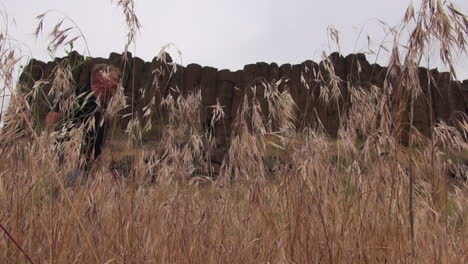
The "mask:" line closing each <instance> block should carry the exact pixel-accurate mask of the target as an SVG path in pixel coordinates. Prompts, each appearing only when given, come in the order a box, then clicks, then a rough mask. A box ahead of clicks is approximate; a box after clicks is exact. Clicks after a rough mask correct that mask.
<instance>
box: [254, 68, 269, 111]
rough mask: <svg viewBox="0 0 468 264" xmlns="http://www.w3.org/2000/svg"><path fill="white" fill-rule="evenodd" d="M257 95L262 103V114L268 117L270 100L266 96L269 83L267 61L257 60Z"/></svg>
mask: <svg viewBox="0 0 468 264" xmlns="http://www.w3.org/2000/svg"><path fill="white" fill-rule="evenodd" d="M256 79H257V81H256V96H257V100H258V102H259V103H260V107H261V110H262V114H263V116H264V117H265V118H268V115H269V109H268V102H267V99H266V98H265V85H267V83H268V64H267V63H265V62H257V70H256Z"/></svg>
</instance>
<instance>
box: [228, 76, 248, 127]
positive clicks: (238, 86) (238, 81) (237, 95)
mask: <svg viewBox="0 0 468 264" xmlns="http://www.w3.org/2000/svg"><path fill="white" fill-rule="evenodd" d="M243 78H244V71H243V70H238V71H236V72H235V74H234V91H233V98H232V106H231V113H232V122H231V125H232V123H233V122H235V120H236V117H237V111H238V110H239V106H240V104H241V102H242V100H243V97H244V94H245V84H244V79H243Z"/></svg>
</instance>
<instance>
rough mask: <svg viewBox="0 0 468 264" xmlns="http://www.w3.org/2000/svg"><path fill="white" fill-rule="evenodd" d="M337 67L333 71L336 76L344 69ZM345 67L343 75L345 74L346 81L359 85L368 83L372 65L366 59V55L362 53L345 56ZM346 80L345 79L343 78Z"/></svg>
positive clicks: (370, 77)
mask: <svg viewBox="0 0 468 264" xmlns="http://www.w3.org/2000/svg"><path fill="white" fill-rule="evenodd" d="M341 66H343V65H340V66H339V67H335V72H336V73H337V75H338V76H342V72H341V71H343V70H344V69H342V68H340V67H341ZM344 67H345V68H346V69H345V71H346V73H345V75H347V81H348V82H350V83H351V84H352V85H361V86H363V87H366V86H368V85H369V84H370V82H371V80H372V67H371V65H370V64H369V62H368V61H367V59H366V55H364V54H363V53H358V54H350V55H348V56H346V58H345V65H344ZM345 81H346V79H345Z"/></svg>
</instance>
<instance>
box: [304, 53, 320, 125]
mask: <svg viewBox="0 0 468 264" xmlns="http://www.w3.org/2000/svg"><path fill="white" fill-rule="evenodd" d="M318 70H319V69H318V64H317V63H315V62H313V61H310V60H308V61H305V62H303V63H302V76H303V78H304V79H303V81H304V82H302V81H301V87H302V88H301V90H300V94H299V96H300V98H301V100H303V101H304V102H303V103H302V104H303V106H302V108H299V112H300V113H302V115H303V117H302V119H303V122H302V123H301V127H300V129H303V128H305V127H316V126H317V123H316V121H317V120H316V108H317V104H318V98H319V96H320V90H319V88H320V87H319V83H318V82H317V78H318V76H317V73H318Z"/></svg>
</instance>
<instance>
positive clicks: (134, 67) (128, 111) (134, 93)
mask: <svg viewBox="0 0 468 264" xmlns="http://www.w3.org/2000/svg"><path fill="white" fill-rule="evenodd" d="M144 65H145V62H144V61H143V60H142V59H140V58H138V57H135V58H132V59H131V60H130V61H129V76H128V80H127V83H126V85H124V94H125V96H126V99H127V107H126V108H125V109H123V111H122V113H120V114H121V116H122V118H120V119H119V125H120V128H121V129H123V130H125V129H126V128H127V126H128V122H129V121H130V120H131V119H132V118H136V117H139V116H138V113H139V112H141V108H140V105H141V103H142V101H141V96H139V94H141V93H140V89H141V87H142V86H143V82H144V80H143V74H144ZM139 108H140V110H139ZM132 113H133V114H132ZM140 120H141V119H140Z"/></svg>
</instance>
